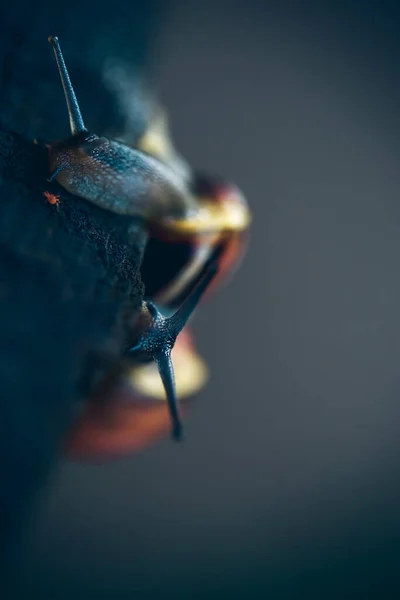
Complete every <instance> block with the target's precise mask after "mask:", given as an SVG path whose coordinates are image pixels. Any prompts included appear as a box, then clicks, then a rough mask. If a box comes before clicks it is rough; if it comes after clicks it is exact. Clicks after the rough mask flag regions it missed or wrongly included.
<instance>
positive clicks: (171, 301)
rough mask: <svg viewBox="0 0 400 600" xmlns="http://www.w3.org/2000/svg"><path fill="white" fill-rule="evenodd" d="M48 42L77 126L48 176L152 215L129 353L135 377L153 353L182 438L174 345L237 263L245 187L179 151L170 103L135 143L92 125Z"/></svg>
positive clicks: (246, 215)
mask: <svg viewBox="0 0 400 600" xmlns="http://www.w3.org/2000/svg"><path fill="white" fill-rule="evenodd" d="M49 42H50V43H51V44H52V46H53V49H54V53H55V57H56V61H57V65H58V69H59V72H60V77H61V82H62V85H63V88H64V93H65V98H66V103H67V108H68V114H69V120H70V127H71V136H70V137H68V138H67V139H65V140H61V141H57V142H55V143H53V144H51V145H50V146H49V161H50V172H51V174H50V176H49V181H53V180H54V179H56V180H57V182H58V183H59V184H61V185H62V186H63V187H64V188H65V189H66V190H68V191H69V192H70V193H72V194H74V195H76V196H79V197H81V198H84V199H85V200H88V201H90V202H93V203H94V204H96V205H97V206H99V207H101V208H103V209H106V210H109V211H112V212H114V213H118V214H122V215H132V216H136V217H139V218H141V219H143V220H144V222H145V226H146V227H147V229H148V232H149V238H150V240H149V243H148V245H147V248H146V250H145V254H144V258H143V263H142V266H141V275H142V279H143V282H144V284H145V289H146V298H145V301H144V302H143V304H142V309H141V312H140V315H139V318H138V321H137V329H136V332H135V335H134V338H135V339H132V344H131V345H130V347H129V348H127V349H126V353H125V354H126V356H127V357H129V358H131V359H132V368H131V370H132V374H134V376H133V380H135V377H137V379H138V380H139V379H140V374H141V370H143V369H144V368H147V365H146V367H143V366H142V365H144V364H145V363H148V362H152V361H153V363H154V365H155V368H157V369H158V372H159V374H160V376H161V380H162V383H163V386H164V391H165V394H166V398H167V402H168V407H169V412H170V417H171V421H172V437H173V439H176V440H179V439H181V438H182V425H181V421H180V417H179V411H178V405H177V397H176V390H175V382H174V371H173V367H172V362H171V350H172V348H173V346H174V344H175V340H176V338H177V336H178V334H179V333H180V331H181V330H182V329H183V327H184V326H185V324H186V322H187V321H188V319H189V317H190V315H191V314H192V312H193V310H194V308H195V307H196V305H197V303H198V301H199V300H200V298H201V296H202V295H203V294H204V293H205V291H206V290H207V288H209V287H211V286H210V284H211V282H212V281H213V280H214V281H216V279H217V277H216V275H217V274H218V278H219V277H221V276H223V275H225V274H226V273H228V272H229V271H231V270H232V268H233V267H234V266H235V265H237V264H238V262H239V258H240V257H241V256H242V255H243V252H244V249H245V237H246V236H245V234H246V231H247V229H248V226H249V223H250V212H249V209H248V207H247V203H246V201H245V199H244V197H243V195H242V194H241V192H240V191H239V189H238V188H237V187H236V186H234V185H233V184H230V183H227V182H225V181H222V180H220V179H217V178H213V177H209V176H206V175H203V174H199V173H197V172H194V171H192V170H191V169H190V167H189V166H188V165H187V164H186V162H185V161H184V160H183V159H182V158H181V157H180V156H179V155H178V154H177V153H176V152H175V149H174V147H173V145H172V142H171V140H170V137H169V133H168V128H167V126H166V120H165V117H164V115H163V113H162V112H161V111H158V112H157V113H156V114H155V115H154V118H153V119H152V120H151V121H150V123H149V124H148V127H147V128H146V130H145V132H144V133H142V135H141V136H139V138H138V139H137V140H136V141H135V146H131V145H128V144H126V143H123V142H120V141H116V140H112V139H108V138H106V137H99V136H97V135H96V134H93V133H90V132H89V131H88V130H87V129H86V127H85V125H84V121H83V118H82V115H81V112H80V108H79V105H78V101H77V98H76V96H75V92H74V89H73V87H72V84H71V80H70V78H69V74H68V71H67V67H66V65H65V62H64V58H63V55H62V52H61V48H60V45H59V42H58V39H57V37H52V36H50V37H49ZM50 196H51V195H50ZM53 197H54V196H53ZM160 264H162V265H163V268H162V269H160V268H159V265H160ZM153 301H154V302H156V303H157V306H158V308H157V307H156V305H155V304H154V303H153ZM160 309H162V311H163V312H161V311H160ZM166 315H167V316H166ZM144 387H145V386H144ZM141 391H142V392H143V386H142V390H141ZM144 391H145V392H146V389H145V390H144Z"/></svg>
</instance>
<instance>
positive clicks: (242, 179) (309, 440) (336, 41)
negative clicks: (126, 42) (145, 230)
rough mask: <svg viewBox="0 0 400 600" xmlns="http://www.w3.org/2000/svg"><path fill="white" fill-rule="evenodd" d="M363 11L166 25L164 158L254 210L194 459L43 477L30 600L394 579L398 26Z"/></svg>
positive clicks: (163, 453) (199, 323)
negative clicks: (208, 177) (206, 177)
mask: <svg viewBox="0 0 400 600" xmlns="http://www.w3.org/2000/svg"><path fill="white" fill-rule="evenodd" d="M375 4H376V9H374V8H373V6H369V7H363V6H362V5H361V4H360V5H358V4H357V3H355V2H339V3H334V6H333V5H332V8H331V10H328V9H323V8H322V7H320V6H319V5H318V3H310V5H309V10H305V8H304V6H303V3H298V4H297V5H296V3H288V2H286V3H285V2H283V3H281V4H280V3H278V2H267V1H265V2H256V1H253V2H250V3H246V2H245V1H244V0H242V1H239V0H238V1H235V2H232V3H230V4H229V3H227V4H225V3H222V2H221V3H216V4H215V6H214V7H213V8H212V7H211V4H210V3H208V2H205V3H201V2H198V3H196V2H188V3H186V2H183V0H182V1H181V2H175V3H173V5H172V8H171V10H170V11H169V12H168V14H167V15H166V18H165V19H164V25H163V27H162V31H161V35H160V37H159V39H157V41H156V45H155V62H156V77H155V80H156V82H157V86H158V90H159V92H160V96H161V98H162V100H163V102H164V103H165V105H166V106H167V108H168V110H169V113H170V117H171V126H172V132H173V136H174V139H175V142H176V145H177V147H178V148H179V150H180V151H181V152H182V154H183V155H184V156H186V157H187V158H188V160H189V161H190V163H191V164H193V165H195V166H197V167H201V168H203V169H205V170H208V171H211V172H216V173H221V174H223V175H224V176H226V177H227V178H229V179H231V180H234V181H236V182H237V183H238V185H239V186H240V187H241V188H242V189H243V190H244V192H245V194H246V196H247V198H248V200H249V203H250V205H251V208H252V210H253V214H254V222H253V226H252V235H251V243H250V248H249V252H248V255H247V256H246V259H245V261H244V263H243V266H242V268H241V270H240V272H239V273H238V274H237V276H236V277H235V278H234V280H233V281H232V282H231V283H230V285H229V286H227V287H225V288H224V289H223V290H222V291H220V292H219V293H218V294H217V295H216V296H215V297H213V299H212V300H210V302H207V305H204V306H203V307H202V308H201V309H200V310H199V312H198V313H197V315H196V318H195V321H194V329H195V332H196V335H197V341H198V344H199V348H200V350H201V352H202V354H203V356H205V357H206V359H207V361H208V363H209V366H210V370H211V379H210V382H209V384H208V386H207V388H206V389H205V390H204V391H203V392H202V393H201V394H200V395H199V396H198V398H197V399H196V401H195V402H193V403H192V408H191V410H190V414H189V417H188V418H187V419H186V441H185V443H184V444H183V445H175V444H173V443H170V441H169V440H168V439H165V440H162V441H160V442H159V443H157V444H155V445H154V446H152V447H151V448H149V449H147V450H145V451H143V452H142V453H140V454H138V455H135V456H132V457H130V458H127V459H124V460H121V461H116V462H113V463H109V464H107V465H105V466H97V467H93V466H86V465H78V464H72V463H67V462H65V463H63V464H62V465H61V467H60V469H59V470H57V471H56V472H55V473H54V474H53V476H52V479H51V481H50V482H49V489H48V490H47V491H46V492H44V493H43V496H42V497H41V498H40V501H39V503H38V513H37V517H36V519H35V521H34V523H33V524H32V527H31V532H30V545H29V556H28V561H27V562H28V567H27V569H26V572H25V573H24V577H26V581H27V582H29V586H30V587H31V589H32V590H39V589H40V590H41V594H42V596H41V597H42V598H47V597H49V598H67V597H69V598H70V597H72V596H73V595H75V597H85V598H92V597H97V598H98V597H106V598H113V599H115V600H118V599H119V598H120V597H121V598H122V597H124V598H125V597H133V598H136V597H137V598H141V597H143V598H152V597H162V598H169V597H183V598H191V597H194V596H195V595H196V594H199V596H202V595H203V594H208V597H211V596H212V593H213V592H216V593H218V590H225V591H226V590H229V591H230V594H231V597H237V596H238V597H242V598H248V597H255V595H256V593H257V592H256V591H257V590H259V589H262V590H264V592H265V593H267V592H268V593H269V594H271V595H270V596H268V597H272V598H275V597H277V598H280V597H283V596H284V595H285V594H287V597H290V598H291V597H293V598H300V597H303V595H302V594H303V591H304V594H308V595H309V594H311V593H312V592H313V591H315V590H317V589H320V590H321V595H319V596H318V597H321V598H322V597H324V598H325V597H327V592H326V591H327V590H328V591H331V592H334V590H335V589H338V590H340V589H342V588H341V587H340V586H341V585H342V584H343V585H344V583H343V582H346V581H348V582H349V586H350V588H351V589H352V586H353V587H354V590H356V592H357V590H358V593H356V592H355V595H354V596H353V597H354V599H356V598H364V597H366V596H365V595H364V591H363V590H364V587H363V586H367V587H368V586H373V585H376V586H377V588H376V589H379V586H380V585H381V582H383V581H384V579H385V577H389V578H390V576H389V575H388V574H389V573H391V568H392V566H393V564H394V561H395V556H396V554H397V553H398V550H399V547H400V502H399V501H400V493H399V486H398V481H399V468H398V456H399V451H400V440H399V434H398V431H399V420H400V316H399V311H400V198H399V188H400V174H399V161H400V153H399V149H400V145H399V125H400V120H399V106H400V86H399V80H400V76H399V68H398V65H399V63H400V61H399V58H400V43H399V41H398V39H399V35H398V34H399V24H400V19H399V15H398V11H397V10H396V9H395V8H392V9H390V7H391V6H392V3H390V2H383V3H381V4H378V3H375ZM390 10H392V12H390ZM57 83H58V82H57ZM77 87H78V86H77ZM77 92H78V90H77ZM98 133H101V132H98ZM387 581H388V579H387ZM388 585H389V584H388ZM318 586H320V587H318ZM350 588H349V589H350ZM307 590H308V591H307ZM324 590H325V591H324ZM32 593H33V592H32ZM249 594H250V596H249ZM265 597H267V596H265ZM285 597H286V596H285ZM304 597H306V596H304ZM337 597H344V596H343V595H340V594H339V596H337ZM380 597H381V598H386V597H388V596H386V595H385V594H381V595H380Z"/></svg>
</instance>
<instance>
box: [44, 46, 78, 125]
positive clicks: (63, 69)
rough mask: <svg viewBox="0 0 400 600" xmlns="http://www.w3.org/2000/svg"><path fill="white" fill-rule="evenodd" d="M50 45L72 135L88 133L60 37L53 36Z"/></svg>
mask: <svg viewBox="0 0 400 600" xmlns="http://www.w3.org/2000/svg"><path fill="white" fill-rule="evenodd" d="M48 40H49V42H50V44H51V45H52V46H53V50H54V54H55V57H56V61H57V66H58V70H59V72H60V77H61V83H62V86H63V89H64V94H65V100H66V102H67V108H68V116H69V123H70V126H71V133H72V135H77V134H78V133H82V132H83V131H87V129H86V127H85V124H84V122H83V118H82V114H81V110H80V108H79V104H78V100H77V99H76V95H75V91H74V88H73V87H72V83H71V80H70V78H69V74H68V69H67V66H66V64H65V61H64V57H63V54H62V52H61V48H60V42H59V41H58V37H53V36H52V35H50V36H49V38H48Z"/></svg>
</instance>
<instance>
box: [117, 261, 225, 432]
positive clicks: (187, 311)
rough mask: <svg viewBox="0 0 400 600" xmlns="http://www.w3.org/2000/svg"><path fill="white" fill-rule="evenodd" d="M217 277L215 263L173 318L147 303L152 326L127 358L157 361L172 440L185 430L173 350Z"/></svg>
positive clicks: (145, 307)
mask: <svg viewBox="0 0 400 600" xmlns="http://www.w3.org/2000/svg"><path fill="white" fill-rule="evenodd" d="M216 273H217V266H216V264H215V263H213V264H211V265H210V266H209V267H208V268H207V269H206V270H205V272H204V275H203V277H202V278H201V279H200V281H199V282H198V284H197V285H196V286H195V287H194V288H193V290H192V291H191V293H190V294H189V295H188V296H187V298H186V299H185V300H184V301H183V303H182V304H181V306H180V307H179V308H178V309H177V311H176V312H175V313H174V314H173V315H172V316H171V317H164V316H163V315H162V314H161V313H160V311H159V310H158V309H157V308H156V306H155V305H154V304H153V303H152V302H145V303H144V314H147V315H150V325H148V326H147V328H146V329H145V331H144V332H143V333H142V334H141V336H140V338H139V341H138V343H137V344H135V346H132V347H131V348H129V349H128V350H127V355H128V356H131V357H132V358H134V359H135V360H139V361H148V360H154V362H155V363H156V365H157V368H158V371H159V373H160V377H161V380H162V382H163V385H164V389H165V394H166V397H167V402H168V409H169V413H170V416H171V423H172V438H173V439H174V440H176V441H180V440H182V438H183V428H182V423H181V420H180V417H179V411H178V402H177V398H176V389H175V378H174V369H173V365H172V360H171V350H172V348H173V347H174V344H175V340H176V338H177V337H178V335H179V333H180V332H181V331H182V329H183V328H184V326H185V325H186V323H187V321H188V320H189V318H190V316H191V314H192V313H193V311H194V309H195V308H196V306H197V304H198V302H199V300H200V298H201V296H202V295H203V294H204V292H205V291H206V289H207V287H208V286H209V284H210V283H211V280H212V279H213V277H214V276H215V274H216Z"/></svg>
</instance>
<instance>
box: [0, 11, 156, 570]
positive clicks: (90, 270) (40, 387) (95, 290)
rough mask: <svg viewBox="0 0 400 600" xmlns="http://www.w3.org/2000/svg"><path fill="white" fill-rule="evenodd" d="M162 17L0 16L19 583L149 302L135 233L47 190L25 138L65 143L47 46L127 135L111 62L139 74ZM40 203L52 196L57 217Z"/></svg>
mask: <svg viewBox="0 0 400 600" xmlns="http://www.w3.org/2000/svg"><path fill="white" fill-rule="evenodd" d="M156 5H157V3H156V2H150V3H148V6H147V8H143V7H141V5H139V3H135V2H133V3H126V5H125V7H124V6H122V7H120V9H121V11H122V12H123V11H124V10H125V11H126V16H127V22H128V20H129V21H130V22H134V23H135V26H134V28H132V26H131V27H130V28H129V30H128V27H127V30H126V31H125V34H124V32H123V31H121V29H119V30H118V35H115V28H114V29H113V28H112V25H113V23H112V19H110V18H109V17H108V11H104V10H103V8H102V7H101V6H98V5H97V3H94V2H86V3H83V4H81V3H73V2H72V3H69V4H68V6H67V5H61V4H54V3H50V2H35V3H29V2H26V3H24V2H16V3H14V4H10V5H9V6H7V7H5V6H4V5H2V7H1V9H0V32H1V36H0V402H1V419H0V473H1V485H0V554H1V565H2V566H5V567H6V569H7V568H8V565H9V564H13V565H14V567H15V568H16V569H17V572H18V555H19V549H20V548H19V546H20V540H21V539H22V540H24V539H25V537H26V524H27V522H28V521H27V519H29V516H30V509H31V507H32V502H33V501H34V498H35V495H36V494H37V492H38V490H39V489H40V488H41V487H43V486H44V485H45V481H46V474H48V472H49V469H50V468H51V466H52V465H53V464H54V463H55V461H57V460H58V458H59V456H60V446H61V442H62V438H63V435H64V433H65V430H66V428H67V427H68V424H69V422H70V420H71V418H72V415H73V410H74V403H75V402H77V401H82V400H83V399H84V398H85V395H86V394H87V392H88V390H90V388H91V386H92V384H93V382H94V381H95V379H96V378H97V377H98V376H99V375H100V374H101V373H102V372H104V370H105V369H106V368H107V366H109V365H110V364H111V363H112V362H113V361H115V360H117V359H118V357H119V356H120V354H121V350H122V349H123V348H124V347H126V344H127V338H126V325H127V323H128V322H129V323H131V322H133V321H134V318H135V311H136V309H137V307H138V306H139V303H140V301H141V297H142V292H143V289H142V284H141V282H140V278H138V271H137V269H138V265H139V263H140V259H141V255H142V251H143V248H144V244H145V241H146V235H145V232H144V230H143V227H142V225H141V223H139V222H138V221H135V220H134V219H132V218H126V217H121V216H116V215H113V214H111V213H108V212H106V211H102V210H101V209H98V208H97V207H95V206H94V205H92V204H89V203H87V202H85V201H82V200H80V199H78V198H74V197H73V196H71V195H69V194H68V193H67V192H65V191H64V190H63V189H62V188H60V186H59V185H58V184H56V183H52V184H49V183H47V181H46V178H47V176H48V156H47V149H46V148H45V146H44V145H43V143H41V142H40V143H39V144H35V143H33V138H38V139H39V140H44V139H48V140H54V139H58V138H59V137H62V136H65V135H67V133H68V118H67V112H66V107H65V101H64V98H63V95H62V88H61V83H60V81H59V76H58V72H57V69H56V65H55V62H54V57H53V53H52V51H51V48H50V46H49V45H48V43H47V36H48V35H49V33H54V32H57V33H58V34H59V35H60V37H61V36H64V37H65V47H66V48H67V49H68V50H69V51H71V50H72V51H71V52H69V65H70V66H71V71H72V72H73V74H74V79H75V82H76V84H77V86H79V97H80V100H82V105H83V108H84V109H85V110H87V114H88V118H87V121H88V124H89V125H91V126H92V127H93V129H94V130H95V131H97V132H98V133H99V134H101V133H103V131H104V130H105V129H108V131H109V132H110V131H111V130H114V131H115V132H117V131H121V130H122V129H124V128H125V125H126V120H127V117H126V115H124V114H123V113H122V112H121V110H120V109H121V106H120V104H119V101H118V98H117V95H116V93H115V90H114V91H112V90H110V89H109V88H107V86H106V85H105V83H104V80H103V72H104V69H105V60H106V57H107V58H108V59H110V58H115V59H118V58H120V57H123V58H124V60H125V61H126V64H127V67H126V68H127V69H130V68H135V69H136V70H137V72H139V71H141V70H142V68H143V67H144V63H145V57H146V55H147V47H148V45H147V41H148V39H149V37H151V36H150V29H151V25H152V23H153V22H154V17H155V16H156V13H154V14H152V10H154V9H155V8H156ZM95 9H96V10H95ZM74 12H75V13H76V16H78V15H79V19H78V18H74V19H72V18H71V15H73V14H74ZM89 17H90V19H89ZM89 20H90V23H91V24H89ZM106 26H107V28H108V27H110V28H111V32H109V35H107V36H105V28H106ZM134 31H136V34H137V35H136V42H137V43H136V44H135V45H134V47H132V46H131V52H129V51H127V50H126V48H125V42H126V37H127V36H130V35H132V33H133V32H134ZM113 32H114V34H113ZM124 35H125V37H124ZM78 40H79V42H78ZM139 121H140V119H139ZM139 121H138V127H140V123H139ZM45 191H49V192H51V193H54V194H57V195H59V196H60V203H59V205H58V206H57V205H55V204H53V205H50V204H49V203H48V202H47V201H46V199H45V197H44V196H43V192H45ZM20 534H22V535H20Z"/></svg>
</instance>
